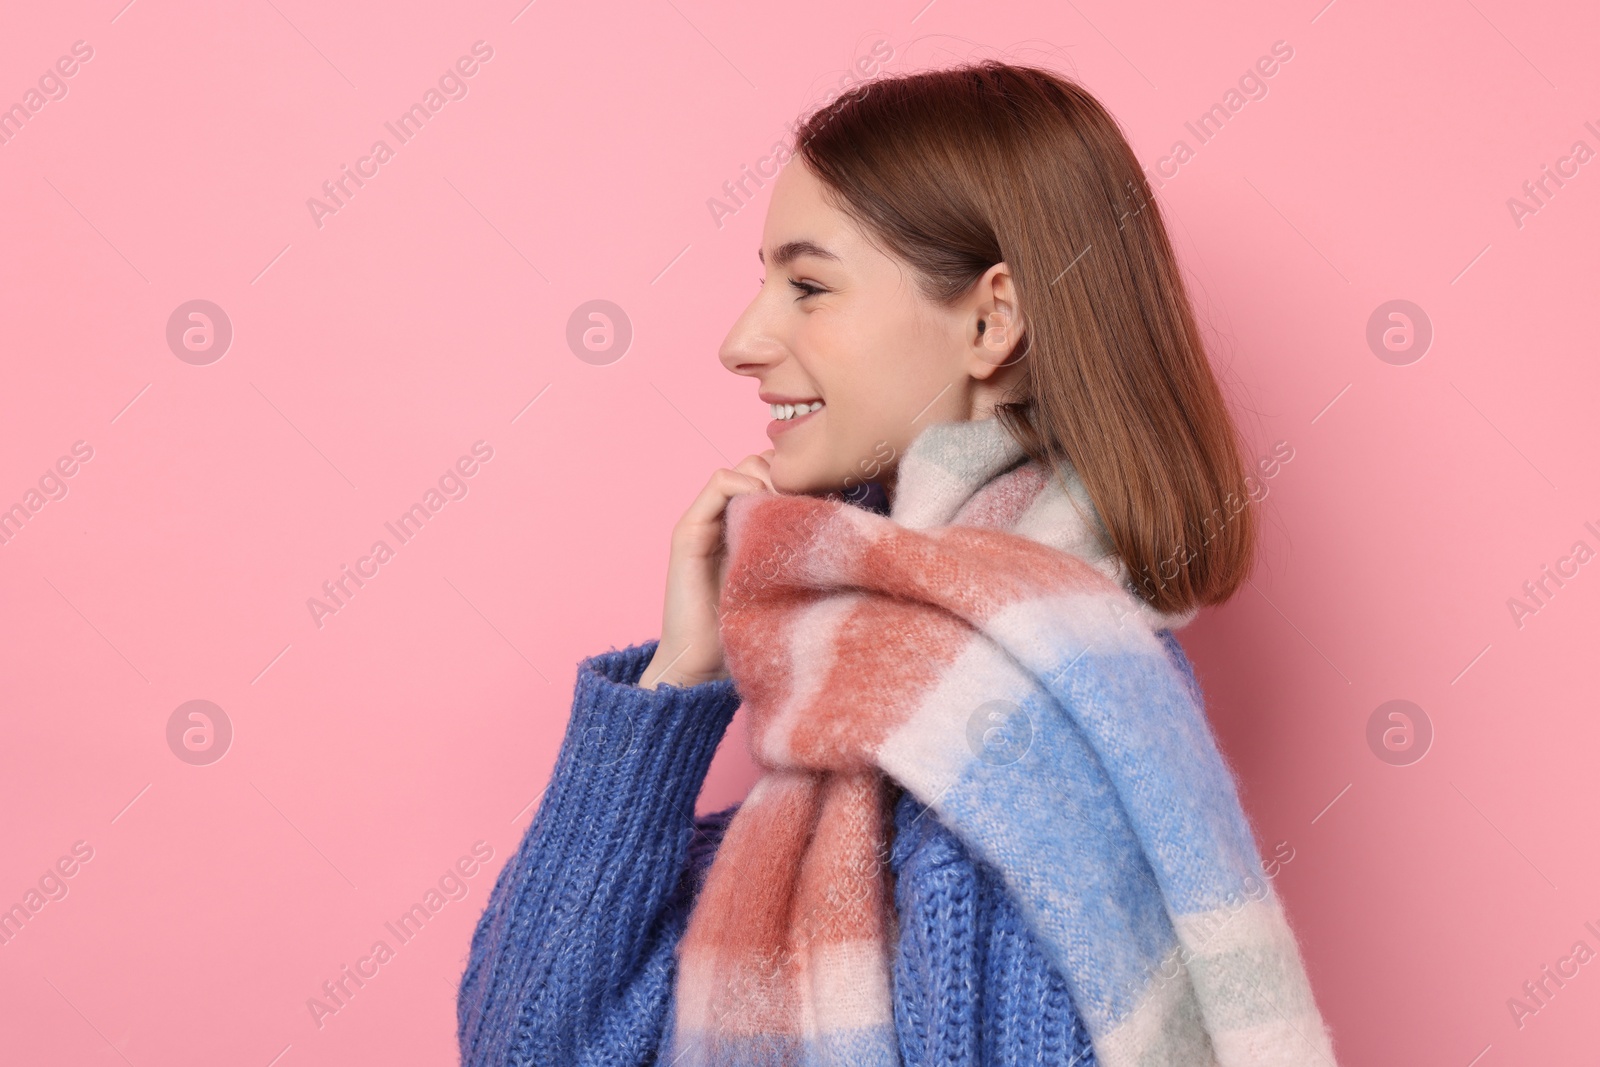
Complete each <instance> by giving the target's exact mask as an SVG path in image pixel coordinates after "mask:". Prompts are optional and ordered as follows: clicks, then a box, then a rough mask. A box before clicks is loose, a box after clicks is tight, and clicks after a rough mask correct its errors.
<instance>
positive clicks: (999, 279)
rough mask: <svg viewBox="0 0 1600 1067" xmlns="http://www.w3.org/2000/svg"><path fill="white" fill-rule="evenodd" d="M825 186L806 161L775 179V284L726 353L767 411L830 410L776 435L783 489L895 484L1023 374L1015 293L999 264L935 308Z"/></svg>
mask: <svg viewBox="0 0 1600 1067" xmlns="http://www.w3.org/2000/svg"><path fill="white" fill-rule="evenodd" d="M824 188H825V187H824V186H823V185H822V183H821V182H820V181H819V180H818V179H817V178H816V176H815V175H814V174H813V173H812V172H811V171H810V170H809V169H807V168H806V166H805V163H804V161H803V160H802V159H800V158H796V159H794V160H793V161H792V162H791V163H790V164H789V165H788V166H786V167H785V168H784V169H783V172H782V173H781V174H780V175H779V176H778V180H777V182H776V184H775V185H774V186H773V190H772V203H771V205H770V206H769V207H768V209H767V219H766V225H765V228H764V230H763V231H762V237H761V248H760V250H759V252H758V255H759V256H760V259H761V263H762V265H763V267H764V268H765V271H766V277H765V278H764V279H762V281H761V288H760V291H759V292H758V293H757V294H756V296H755V298H754V299H753V300H751V301H750V306H749V307H747V308H745V310H744V313H743V314H742V315H740V316H739V319H738V321H737V322H735V323H734V325H733V329H732V330H730V331H729V332H728V336H727V338H726V339H725V340H724V341H723V342H722V347H721V350H720V352H719V356H720V357H721V359H722V363H723V365H724V366H726V367H727V368H728V369H729V370H731V371H733V372H734V373H735V374H748V375H750V376H751V377H754V378H756V379H758V380H759V381H760V383H761V388H760V391H759V396H760V400H759V401H758V402H760V403H763V404H765V403H793V404H795V405H797V407H805V408H808V409H809V408H811V407H814V406H815V405H816V404H818V403H820V404H821V407H820V408H817V410H815V411H812V412H811V413H810V414H807V415H805V416H804V417H801V416H800V413H799V411H796V412H795V417H794V418H792V419H774V420H773V421H772V422H770V423H768V425H767V436H768V437H770V438H771V439H772V446H773V455H772V457H771V475H772V482H773V486H774V487H775V488H776V489H777V490H778V491H779V492H785V493H813V494H817V493H824V492H827V491H829V490H844V489H849V488H851V487H854V486H857V485H859V484H860V483H862V482H868V481H878V482H883V483H884V484H885V485H886V486H888V487H891V488H892V486H893V482H894V478H893V468H894V464H895V463H896V462H897V461H898V459H899V457H900V456H901V455H902V454H903V453H904V451H905V448H906V446H907V445H909V444H910V443H911V441H912V439H913V438H915V437H916V436H917V434H918V433H919V432H920V431H921V430H923V429H924V428H926V427H927V426H930V425H932V424H934V423H939V422H952V421H958V420H962V419H969V418H975V417H981V416H983V415H987V414H989V412H990V408H991V407H992V405H993V403H994V401H995V400H996V399H998V398H999V397H1000V394H1001V391H1002V390H1003V389H1004V388H1007V387H1009V386H1010V385H1011V384H1012V383H1013V382H1014V381H1015V379H1016V378H1017V377H1018V376H1019V375H1020V373H1021V371H1022V367H1021V365H1020V363H1014V364H1012V365H1010V366H1006V367H1002V366H1001V364H1002V363H1004V362H1005V360H1006V359H1007V357H1009V356H1010V354H1011V352H1012V350H1013V348H1014V347H1015V343H1016V339H1017V338H1018V337H1019V336H1020V322H1019V321H1018V320H1017V318H1016V306H1015V300H1014V288H1013V283H1012V279H1011V275H1010V272H1009V269H1008V268H1007V266H1006V265H1005V264H1004V263H999V264H995V265H994V266H992V267H990V268H989V270H988V271H987V272H985V274H984V275H983V277H982V278H981V279H979V281H978V283H977V284H975V285H974V286H973V287H972V289H971V290H970V291H969V292H968V293H967V294H965V295H964V296H963V297H962V298H961V300H959V301H958V302H957V303H956V304H955V305H954V306H953V307H942V306H940V305H937V304H935V303H933V302H931V301H929V300H927V299H926V298H925V297H923V295H922V294H921V293H920V292H919V291H918V289H917V288H916V286H915V284H914V283H913V274H912V268H911V267H910V266H908V265H907V264H905V263H904V262H903V261H901V260H899V259H897V258H893V257H891V256H890V255H889V254H888V253H886V252H884V251H881V250H880V249H879V248H878V247H876V246H875V245H873V244H872V243H871V242H870V241H869V240H868V238H867V236H866V234H865V233H864V232H863V231H862V230H861V229H860V228H858V227H857V225H856V224H855V222H854V221H852V220H851V219H850V218H848V217H847V216H846V215H845V214H844V213H842V212H841V211H839V210H838V209H836V208H834V207H833V206H832V205H831V204H829V203H827V202H826V200H825V199H824ZM980 319H982V320H984V322H985V323H986V328H985V329H984V330H983V331H982V332H980V331H979V329H978V323H979V320H980ZM1012 324H1015V326H1016V328H1010V329H1008V328H1006V327H1007V326H1008V325H1012Z"/></svg>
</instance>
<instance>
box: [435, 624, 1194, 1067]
mask: <svg viewBox="0 0 1600 1067" xmlns="http://www.w3.org/2000/svg"><path fill="white" fill-rule="evenodd" d="M1163 636H1164V639H1165V640H1167V641H1168V642H1169V643H1170V645H1171V647H1172V648H1173V650H1174V652H1175V654H1176V655H1177V656H1178V659H1179V662H1180V663H1182V664H1183V666H1184V669H1185V671H1190V670H1191V668H1190V667H1189V664H1188V661H1187V659H1186V658H1184V656H1183V652H1182V649H1181V646H1179V645H1178V643H1177V639H1176V638H1175V637H1173V636H1172V635H1171V634H1170V633H1166V634H1164V635H1163ZM656 644H657V642H655V641H650V642H647V643H645V644H642V645H634V646H630V647H628V648H626V649H623V650H621V651H618V650H616V649H612V650H611V651H608V652H605V653H602V654H600V655H596V656H593V657H590V658H588V659H586V660H584V661H583V663H582V664H581V665H580V667H579V670H578V681H577V687H576V693H575V696H574V700H573V707H572V717H571V719H570V720H569V722H568V725H567V730H566V736H565V739H564V740H563V742H562V746H561V751H560V754H559V755H558V756H557V759H556V765H555V769H554V771H553V773H552V775H551V778H550V782H549V786H548V788H547V789H546V792H545V795H544V797H543V800H542V802H541V804H540V806H539V809H538V811H537V813H536V814H535V816H534V819H533V822H532V824H531V825H530V826H529V827H528V831H527V834H526V835H525V836H524V838H523V840H522V843H521V846H520V847H519V848H518V850H517V853H516V855H515V856H514V857H512V859H511V860H510V861H508V862H507V863H506V865H505V866H504V867H503V868H502V869H501V871H500V873H499V875H498V877H497V879H496V882H495V885H494V889H493V890H492V892H491V895H490V898H489V901H488V903H487V905H486V906H485V909H484V912H483V915H482V916H481V918H480V919H479V920H478V923H477V926H476V928H475V930H474V932H473V936H472V947H471V953H470V956H469V958H468V962H467V967H466V971H465V973H464V974H463V976H462V979H461V987H460V991H459V995H458V1000H457V1039H458V1042H459V1044H460V1049H461V1062H462V1063H463V1065H466V1067H480V1065H481V1067H490V1065H493V1067H500V1065H511V1064H517V1065H523V1064H537V1065H541V1067H581V1065H601V1064H604V1065H612V1067H639V1065H644V1064H654V1063H656V1062H657V1057H658V1055H659V1054H661V1052H662V1050H664V1049H665V1048H666V1047H667V1045H668V1041H669V1039H670V1031H671V1027H672V1025H673V1001H672V996H673V974H674V966H675V956H674V949H675V947H676V945H677V942H678V939H679V937H681V936H682V933H683V930H684V927H685V924H686V921H687V918H688V914H689V910H690V908H691V906H692V905H693V902H694V899H695V896H696V894H697V893H698V891H699V889H700V886H701V884H702V882H703V879H704V876H705V872H706V869H707V867H708V866H709V864H710V861H711V858H712V856H713V854H714V853H715V850H716V848H717V845H718V843H719V841H720V839H721V835H722V832H723V830H724V829H725V828H726V826H727V823H728V820H729V819H730V818H731V817H732V815H733V812H734V811H735V810H736V809H737V807H738V805H737V804H736V805H734V806H732V807H730V808H727V809H725V810H723V811H720V812H716V813H714V814H708V815H703V816H699V817H696V816H695V814H694V808H695V801H696V798H697V796H698V795H699V792H700V787H701V785H702V783H703V782H704V780H705V775H706V771H707V768H708V767H709V766H710V763H711V757H712V755H713V754H714V753H715V751H716V749H717V746H718V744H719V743H720V742H721V740H722V737H723V734H724V732H725V731H726V729H727V727H728V723H729V722H730V720H731V719H732V717H733V713H734V711H735V710H736V709H737V708H738V706H739V703H740V698H739V695H738V693H737V691H736V690H735V689H734V687H733V682H732V680H731V679H724V680H721V681H714V682H706V683H704V684H701V685H696V686H689V687H680V686H673V685H662V686H659V687H657V688H655V689H641V688H639V686H638V685H637V684H636V683H637V681H638V679H639V677H640V675H641V673H642V672H643V671H644V669H645V667H646V666H647V665H648V664H649V662H650V659H651V656H652V655H653V654H654V652H655V649H656ZM925 812H926V809H925V808H924V807H923V806H922V805H921V804H920V803H918V802H917V801H916V800H915V799H914V798H913V797H912V796H911V795H910V794H907V793H904V792H899V791H898V790H897V799H896V801H895V818H894V827H895V828H894V836H893V840H892V843H891V847H890V860H889V869H890V871H891V873H892V875H893V877H894V901H895V908H896V912H897V914H898V917H899V923H900V931H899V940H898V943H897V950H896V953H895V960H894V967H893V972H892V973H893V978H894V1012H895V1028H896V1032H897V1034H898V1037H899V1043H900V1051H901V1058H902V1060H903V1063H904V1064H905V1067H956V1065H972V1067H978V1065H989V1064H995V1065H998V1064H1008V1065H1009V1064H1037V1065H1052V1067H1069V1065H1072V1067H1093V1064H1094V1063H1095V1058H1094V1054H1093V1052H1092V1050H1091V1048H1090V1045H1089V1038H1088V1034H1087V1031H1086V1030H1085V1028H1084V1027H1083V1025H1082V1023H1081V1021H1080V1020H1079V1018H1078V1015H1077V1011H1076V1010H1075V1008H1074V1006H1073V1003H1072V998H1071V996H1070V994H1069V993H1068V990H1067V987H1066V984H1065V982H1064V980H1063V979H1062V978H1061V976H1060V974H1059V973H1058V972H1057V971H1056V970H1055V969H1054V967H1053V966H1052V965H1051V964H1050V963H1049V962H1048V961H1047V960H1046V958H1045V956H1044V955H1043V952H1042V951H1041V949H1040V947H1039V945H1038V944H1037V943H1036V942H1035V940H1034V938H1033V936H1032V934H1031V933H1030V931H1029V930H1028V928H1027V927H1026V925H1025V923H1024V921H1023V919H1022V917H1021V915H1020V913H1019V912H1018V910H1017V909H1016V907H1015V905H1014V904H1013V903H1012V901H1011V899H1010V897H1009V896H1008V895H1007V893H1006V891H1005V889H1004V888H1003V886H1002V885H1001V883H1000V881H999V878H998V875H997V873H996V872H995V871H993V869H992V868H989V867H988V866H987V865H985V864H984V863H982V862H981V861H978V860H975V859H974V858H973V857H971V856H970V855H969V854H968V853H967V852H966V850H965V849H964V848H963V846H962V845H961V843H960V842H959V841H958V840H957V839H956V838H955V837H954V836H953V835H952V834H951V833H950V832H949V831H948V830H947V829H945V827H944V826H943V825H942V824H941V823H940V822H939V821H938V818H937V817H936V816H929V815H925ZM850 1067H854V1065H850Z"/></svg>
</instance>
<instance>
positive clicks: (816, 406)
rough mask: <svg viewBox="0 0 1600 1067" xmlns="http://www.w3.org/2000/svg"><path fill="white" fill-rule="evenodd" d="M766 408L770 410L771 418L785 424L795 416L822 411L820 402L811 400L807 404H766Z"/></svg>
mask: <svg viewBox="0 0 1600 1067" xmlns="http://www.w3.org/2000/svg"><path fill="white" fill-rule="evenodd" d="M767 407H768V408H770V409H771V410H772V417H773V418H775V419H778V420H779V421H784V422H786V421H788V420H789V419H792V418H794V417H795V416H796V415H804V414H807V413H808V412H812V411H820V410H821V409H822V401H820V400H813V401H811V403H809V404H768V405H767Z"/></svg>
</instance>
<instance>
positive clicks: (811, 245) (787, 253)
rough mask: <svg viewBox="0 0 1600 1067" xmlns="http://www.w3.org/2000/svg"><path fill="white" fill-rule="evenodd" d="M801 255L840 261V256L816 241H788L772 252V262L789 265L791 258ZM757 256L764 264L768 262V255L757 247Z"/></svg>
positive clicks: (781, 265)
mask: <svg viewBox="0 0 1600 1067" xmlns="http://www.w3.org/2000/svg"><path fill="white" fill-rule="evenodd" d="M800 256H816V257H817V258H818V259H831V260H833V261H834V262H836V263H837V262H840V260H839V257H838V256H836V255H834V254H833V253H832V252H830V251H828V250H827V249H826V248H823V247H822V246H821V245H819V244H817V243H816V242H815V241H786V242H784V243H783V244H781V245H779V246H778V250H777V251H776V252H774V253H772V262H773V263H774V264H775V265H776V266H779V267H783V266H787V265H788V264H789V262H790V261H791V260H794V259H797V258H799V257H800ZM756 258H757V259H759V260H760V261H761V262H762V265H765V264H766V262H767V257H766V256H765V255H764V254H763V253H762V251H761V249H759V248H758V249H756Z"/></svg>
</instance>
